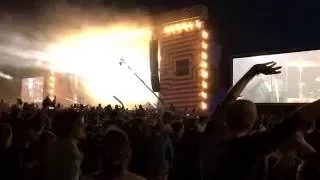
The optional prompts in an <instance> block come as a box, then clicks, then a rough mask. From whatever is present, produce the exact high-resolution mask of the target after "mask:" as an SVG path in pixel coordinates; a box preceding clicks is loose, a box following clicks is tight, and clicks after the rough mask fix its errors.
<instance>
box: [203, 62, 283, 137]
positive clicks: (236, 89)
mask: <svg viewBox="0 0 320 180" xmlns="http://www.w3.org/2000/svg"><path fill="white" fill-rule="evenodd" d="M276 65H277V64H276V63H275V62H268V63H264V64H256V65H254V66H253V67H252V68H251V69H250V70H249V71H248V72H247V73H246V74H245V75H244V76H243V77H242V78H241V79H240V80H239V81H238V82H237V83H236V84H235V85H234V86H233V87H232V88H231V89H230V90H229V91H228V93H227V96H226V97H225V98H224V99H223V100H222V102H221V103H220V104H219V106H218V107H217V109H216V110H215V112H214V113H213V114H211V115H210V117H209V119H208V121H211V120H212V121H211V122H210V123H209V124H208V125H207V128H206V130H205V131H207V132H208V131H209V132H211V131H215V130H217V129H218V130H217V131H220V130H219V129H223V126H224V121H225V117H224V115H225V112H226V109H227V106H228V105H229V104H231V103H233V102H234V101H236V100H237V98H238V97H239V96H240V94H241V93H242V91H243V90H244V88H245V87H246V86H247V84H248V83H249V82H250V81H251V80H252V79H253V78H254V76H255V75H259V74H264V75H272V74H279V73H281V71H280V69H281V67H280V66H276ZM213 129H215V130H213Z"/></svg>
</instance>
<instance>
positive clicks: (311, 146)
mask: <svg viewBox="0 0 320 180" xmlns="http://www.w3.org/2000/svg"><path fill="white" fill-rule="evenodd" d="M280 70H281V67H277V66H276V64H275V63H273V62H271V63H266V64H257V65H254V66H253V67H252V68H251V69H250V70H249V71H248V72H247V73H246V74H245V75H244V76H243V77H242V78H241V79H240V80H239V82H238V83H237V84H236V85H235V86H234V87H232V88H231V89H230V91H229V92H228V94H227V96H226V97H225V98H224V99H223V100H222V101H221V102H220V103H219V105H218V106H217V107H216V109H215V110H214V111H213V112H212V113H211V114H210V115H206V116H203V115H200V114H197V112H196V111H195V110H191V111H188V110H185V111H184V112H178V111H176V110H175V109H174V107H173V106H172V107H171V108H168V109H165V108H163V109H146V108H144V107H142V106H141V105H140V106H139V107H137V108H136V110H132V111H129V110H126V109H125V108H124V107H120V106H116V107H112V106H111V105H108V106H106V107H102V106H101V105H99V106H97V107H89V106H83V105H81V104H75V105H73V106H71V107H68V108H62V107H61V105H59V104H57V103H56V102H55V100H53V101H52V100H50V98H46V99H45V100H44V101H43V103H42V106H41V107H38V106H37V105H34V104H28V103H22V101H21V100H19V101H18V103H17V104H14V105H12V106H9V105H8V104H7V103H5V102H4V101H1V102H0V110H1V113H0V179H1V180H29V179H30V180H143V179H148V180H167V179H168V180H180V179H191V180H192V179H193V180H198V179H203V180H225V179H226V180H227V179H237V180H277V179H279V180H280V179H281V180H286V179H290V180H292V179H299V180H313V179H318V178H320V166H319V165H320V159H319V157H318V154H317V151H318V150H320V143H319V142H318V141H319V138H318V136H319V135H320V122H317V120H318V119H319V118H320V112H319V110H318V109H319V108H320V101H315V102H314V103H311V104H307V105H305V106H303V107H300V108H298V109H297V110H296V111H294V112H293V113H292V114H288V115H284V116H283V117H273V118H272V119H270V118H266V116H264V115H260V114H258V112H257V107H256V105H255V104H254V103H253V102H251V101H248V100H244V99H239V98H238V97H240V94H241V92H242V90H243V89H244V88H245V87H246V85H247V84H248V83H249V82H250V80H251V79H252V78H254V77H255V76H256V75H258V74H264V75H273V74H277V73H280Z"/></svg>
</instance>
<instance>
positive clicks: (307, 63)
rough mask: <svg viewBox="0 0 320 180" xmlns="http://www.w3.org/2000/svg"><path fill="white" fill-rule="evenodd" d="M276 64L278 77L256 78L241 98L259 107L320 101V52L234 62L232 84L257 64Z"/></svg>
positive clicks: (275, 55) (274, 55)
mask: <svg viewBox="0 0 320 180" xmlns="http://www.w3.org/2000/svg"><path fill="white" fill-rule="evenodd" d="M269 61H275V62H277V64H278V65H279V66H282V73H281V74H279V75H272V76H264V75H259V76H256V77H255V78H254V79H253V80H252V81H251V82H250V83H249V84H248V86H247V87H246V88H245V89H244V91H243V93H242V95H241V96H242V97H243V98H245V99H249V100H252V101H253V102H256V103H306V102H312V101H314V100H316V99H318V98H320V50H314V51H303V52H293V53H284V54H272V55H264V56H253V57H243V58H234V59H233V84H235V83H236V82H237V81H238V80H239V79H240V78H241V77H242V76H243V75H244V74H245V73H246V72H247V71H248V70H249V69H250V68H251V67H252V66H253V65H254V64H257V63H265V62H269Z"/></svg>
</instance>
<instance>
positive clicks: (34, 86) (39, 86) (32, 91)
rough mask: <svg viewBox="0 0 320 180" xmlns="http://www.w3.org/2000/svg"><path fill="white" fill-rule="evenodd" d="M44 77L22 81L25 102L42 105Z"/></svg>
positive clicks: (22, 93) (22, 94) (22, 96)
mask: <svg viewBox="0 0 320 180" xmlns="http://www.w3.org/2000/svg"><path fill="white" fill-rule="evenodd" d="M43 82H44V78H43V77H36V78H25V79H23V80H22V89H21V98H22V99H23V101H24V102H28V103H40V102H42V100H43Z"/></svg>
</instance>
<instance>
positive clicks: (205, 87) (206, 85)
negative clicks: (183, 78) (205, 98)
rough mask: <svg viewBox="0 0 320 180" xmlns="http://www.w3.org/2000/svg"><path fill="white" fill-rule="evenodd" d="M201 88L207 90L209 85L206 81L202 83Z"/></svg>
mask: <svg viewBox="0 0 320 180" xmlns="http://www.w3.org/2000/svg"><path fill="white" fill-rule="evenodd" d="M201 86H202V88H203V89H207V88H208V83H207V82H206V81H202V83H201Z"/></svg>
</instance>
